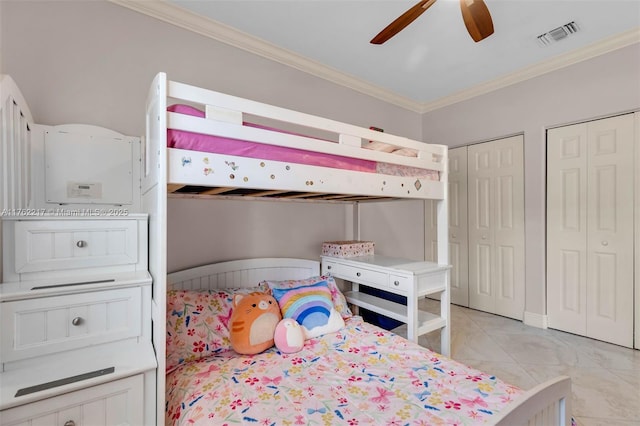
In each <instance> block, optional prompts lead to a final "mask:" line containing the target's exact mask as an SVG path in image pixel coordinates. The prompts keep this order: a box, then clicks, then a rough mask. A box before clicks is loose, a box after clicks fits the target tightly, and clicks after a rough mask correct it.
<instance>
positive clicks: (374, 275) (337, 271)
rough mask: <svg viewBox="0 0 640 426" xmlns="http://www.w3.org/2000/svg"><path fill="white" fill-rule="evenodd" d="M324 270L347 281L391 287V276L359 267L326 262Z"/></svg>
mask: <svg viewBox="0 0 640 426" xmlns="http://www.w3.org/2000/svg"><path fill="white" fill-rule="evenodd" d="M323 268H326V269H324V270H325V271H326V272H328V273H330V274H331V275H333V276H334V277H337V278H341V279H343V280H347V281H356V282H359V283H362V284H376V285H378V286H384V287H387V286H388V285H389V274H385V273H383V272H377V271H372V270H370V269H365V268H360V267H357V266H350V265H343V264H340V263H334V262H331V261H325V265H324V266H323Z"/></svg>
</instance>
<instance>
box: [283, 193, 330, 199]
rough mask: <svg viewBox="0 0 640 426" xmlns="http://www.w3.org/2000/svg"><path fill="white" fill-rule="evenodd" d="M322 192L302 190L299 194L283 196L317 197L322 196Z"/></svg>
mask: <svg viewBox="0 0 640 426" xmlns="http://www.w3.org/2000/svg"><path fill="white" fill-rule="evenodd" d="M320 195H322V194H320V193H317V192H301V193H299V194H290V195H285V196H283V197H282V198H308V197H317V196H320Z"/></svg>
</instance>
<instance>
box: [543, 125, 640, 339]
mask: <svg viewBox="0 0 640 426" xmlns="http://www.w3.org/2000/svg"><path fill="white" fill-rule="evenodd" d="M633 137H634V121H633V115H626V116H620V117H613V118H609V119H604V120H598V121H594V122H590V123H585V124H578V125H574V126H568V127H565V128H560V129H553V130H550V131H549V133H548V144H547V145H548V148H547V155H548V160H547V161H548V172H547V180H548V183H547V192H548V200H547V210H548V214H547V217H548V218H547V227H548V229H547V234H548V235H547V256H548V259H547V275H548V276H547V291H548V298H547V300H548V303H547V304H548V313H549V326H550V327H552V328H557V329H560V330H565V331H569V332H572V333H576V334H581V335H585V336H588V337H593V338H596V339H600V340H604V341H608V342H611V343H616V344H619V345H623V346H628V347H632V346H633V309H634V307H633V281H634V274H633V262H634V259H633V253H634V251H633V250H634V220H633V214H634V213H633V199H634V171H633V162H634V147H633Z"/></svg>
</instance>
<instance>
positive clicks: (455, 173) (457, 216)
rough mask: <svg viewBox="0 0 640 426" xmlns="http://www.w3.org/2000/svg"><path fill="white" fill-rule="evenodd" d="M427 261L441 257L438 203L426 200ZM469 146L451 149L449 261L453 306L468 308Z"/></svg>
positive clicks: (434, 260)
mask: <svg viewBox="0 0 640 426" xmlns="http://www.w3.org/2000/svg"><path fill="white" fill-rule="evenodd" d="M425 214H426V215H427V217H426V221H427V223H426V226H425V232H426V235H425V260H429V261H432V262H436V261H437V258H438V248H437V247H438V239H437V232H436V231H437V220H436V217H437V214H436V203H435V202H433V201H431V200H427V201H425ZM467 232H468V229H467V147H466V146H464V147H460V148H454V149H450V150H449V262H450V263H451V267H452V268H451V278H450V280H451V293H450V295H451V303H454V304H456V305H461V306H469V266H468V258H469V255H468V243H467Z"/></svg>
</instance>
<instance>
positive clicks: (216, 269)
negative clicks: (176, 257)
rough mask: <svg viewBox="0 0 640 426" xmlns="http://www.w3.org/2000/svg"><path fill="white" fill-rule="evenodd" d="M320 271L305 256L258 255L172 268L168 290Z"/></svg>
mask: <svg viewBox="0 0 640 426" xmlns="http://www.w3.org/2000/svg"><path fill="white" fill-rule="evenodd" d="M317 275H320V262H319V261H316V260H308V259H292V258H277V257H271V258H259V259H242V260H231V261H227V262H220V263H212V264H210V265H204V266H198V267H195V268H190V269H185V270H183V271H178V272H173V273H170V274H168V276H167V288H168V289H169V290H197V289H217V288H242V287H255V286H257V285H258V283H259V282H260V281H262V280H290V279H291V280H292V279H304V278H309V277H313V276H317Z"/></svg>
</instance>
